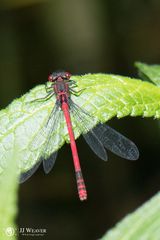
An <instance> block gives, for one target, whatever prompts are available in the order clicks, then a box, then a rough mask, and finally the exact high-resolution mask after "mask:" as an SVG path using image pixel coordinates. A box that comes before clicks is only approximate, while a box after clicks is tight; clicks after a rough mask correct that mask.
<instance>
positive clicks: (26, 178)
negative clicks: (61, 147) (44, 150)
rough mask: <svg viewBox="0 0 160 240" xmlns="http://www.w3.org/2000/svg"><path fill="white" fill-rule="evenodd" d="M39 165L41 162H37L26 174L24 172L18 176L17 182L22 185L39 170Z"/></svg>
mask: <svg viewBox="0 0 160 240" xmlns="http://www.w3.org/2000/svg"><path fill="white" fill-rule="evenodd" d="M40 164H41V161H39V162H37V163H36V164H35V165H34V166H33V167H32V168H31V169H29V170H28V171H27V172H24V173H22V174H21V175H20V178H19V182H20V183H24V182H25V181H27V180H28V179H29V178H30V177H31V176H32V175H33V174H34V173H35V172H36V171H37V169H38V168H39V166H40Z"/></svg>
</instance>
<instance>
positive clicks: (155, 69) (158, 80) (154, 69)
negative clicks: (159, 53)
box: [135, 62, 160, 86]
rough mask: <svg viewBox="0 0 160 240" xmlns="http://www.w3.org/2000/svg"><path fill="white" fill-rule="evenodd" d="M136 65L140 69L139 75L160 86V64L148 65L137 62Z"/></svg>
mask: <svg viewBox="0 0 160 240" xmlns="http://www.w3.org/2000/svg"><path fill="white" fill-rule="evenodd" d="M135 66H136V67H137V68H138V70H139V76H140V77H141V78H142V79H144V80H147V81H152V82H153V83H155V84H156V85H157V86H160V65H148V64H144V63H140V62H136V63H135Z"/></svg>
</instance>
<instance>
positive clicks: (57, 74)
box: [48, 72, 71, 82]
mask: <svg viewBox="0 0 160 240" xmlns="http://www.w3.org/2000/svg"><path fill="white" fill-rule="evenodd" d="M70 77H71V74H70V73H69V72H53V73H52V74H50V75H49V76H48V81H49V82H55V81H56V80H58V78H61V79H63V80H69V79H70Z"/></svg>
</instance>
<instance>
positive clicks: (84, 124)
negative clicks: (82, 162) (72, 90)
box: [69, 99, 107, 161]
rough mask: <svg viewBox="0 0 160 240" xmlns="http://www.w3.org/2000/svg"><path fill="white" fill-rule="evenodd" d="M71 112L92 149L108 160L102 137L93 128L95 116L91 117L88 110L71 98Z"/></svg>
mask: <svg viewBox="0 0 160 240" xmlns="http://www.w3.org/2000/svg"><path fill="white" fill-rule="evenodd" d="M69 105H70V112H71V115H72V116H73V119H74V121H75V123H76V126H77V128H78V131H79V133H81V132H82V134H83V137H84V139H85V141H86V142H87V144H88V145H89V146H90V148H91V149H92V151H93V152H94V153H95V154H96V155H97V156H98V157H99V158H101V159H102V160H104V161H107V153H106V150H105V148H104V146H103V143H102V142H101V141H100V139H98V138H97V136H96V134H95V132H93V130H92V129H91V126H93V123H94V121H95V118H94V117H93V118H92V117H91V115H89V114H88V113H87V112H85V111H84V110H83V109H82V108H80V107H79V106H78V105H77V104H75V103H74V102H73V101H72V100H71V99H69ZM90 129H91V130H90Z"/></svg>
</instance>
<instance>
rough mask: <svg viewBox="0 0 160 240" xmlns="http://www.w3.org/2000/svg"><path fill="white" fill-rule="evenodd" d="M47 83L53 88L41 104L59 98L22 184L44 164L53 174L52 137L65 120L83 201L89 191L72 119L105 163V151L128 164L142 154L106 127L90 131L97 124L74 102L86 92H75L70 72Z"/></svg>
mask: <svg viewBox="0 0 160 240" xmlns="http://www.w3.org/2000/svg"><path fill="white" fill-rule="evenodd" d="M48 81H49V82H51V85H50V86H49V87H46V92H47V95H46V96H45V97H44V98H43V99H38V100H41V101H43V100H44V101H46V100H48V99H50V98H51V97H56V103H55V106H54V108H53V110H52V112H51V114H50V116H49V119H48V120H47V123H46V125H45V126H44V127H43V129H42V131H41V132H40V133H39V135H38V136H37V137H36V139H35V141H37V139H39V138H40V135H41V134H43V132H45V136H46V143H45V145H44V147H43V149H42V152H41V157H40V159H39V160H38V161H37V163H36V164H35V165H34V166H33V167H32V168H31V169H30V170H29V171H27V172H25V173H22V174H21V177H20V182H24V181H26V180H27V179H28V178H29V177H31V176H32V175H33V173H34V172H35V171H36V170H37V168H38V167H39V165H40V164H41V162H42V161H43V168H44V171H45V173H49V172H50V171H51V169H52V168H53V165H54V163H55V160H56V157H57V153H58V151H55V152H53V154H52V155H51V156H50V157H48V155H47V152H49V150H50V149H49V148H50V146H51V144H50V143H51V142H52V133H53V131H56V130H57V129H59V125H60V123H61V121H62V118H65V122H66V125H67V130H68V135H69V139H70V146H71V151H72V156H73V163H74V169H75V174H76V181H77V189H78V194H79V198H80V200H82V201H83V200H86V199H87V191H86V186H85V182H84V179H83V175H82V170H81V166H80V161H79V156H78V151H77V146H76V142H75V137H74V131H73V127H72V120H71V119H72V116H73V117H74V121H75V122H76V127H77V128H78V129H79V131H80V132H82V135H83V137H84V139H85V140H86V142H87V143H88V145H89V146H90V147H91V149H92V150H93V152H94V153H95V154H96V155H97V156H98V157H99V158H101V159H102V160H104V161H106V160H107V153H106V150H105V148H106V149H108V150H110V151H111V152H113V153H115V154H116V155H118V156H120V157H122V158H125V159H128V160H136V159H138V157H139V151H138V149H137V147H136V145H135V144H134V143H133V142H132V141H130V140H129V139H128V138H126V137H124V136H123V135H122V134H120V133H118V132H117V131H115V130H114V129H113V128H111V127H109V126H107V125H106V124H103V123H101V122H99V123H98V124H96V126H94V127H92V128H91V126H93V122H95V117H94V116H92V115H91V114H90V113H88V112H87V111H86V110H84V109H82V108H81V107H79V106H78V105H77V104H76V103H75V102H73V101H72V98H71V96H72V94H74V95H75V96H77V97H78V96H79V95H80V94H81V92H82V91H83V90H81V91H76V90H75V88H76V87H77V84H76V81H74V80H72V79H71V74H70V73H69V72H54V73H52V74H51V75H49V77H48Z"/></svg>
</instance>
